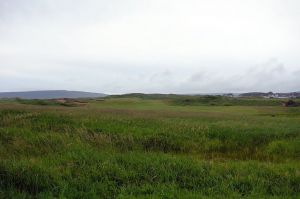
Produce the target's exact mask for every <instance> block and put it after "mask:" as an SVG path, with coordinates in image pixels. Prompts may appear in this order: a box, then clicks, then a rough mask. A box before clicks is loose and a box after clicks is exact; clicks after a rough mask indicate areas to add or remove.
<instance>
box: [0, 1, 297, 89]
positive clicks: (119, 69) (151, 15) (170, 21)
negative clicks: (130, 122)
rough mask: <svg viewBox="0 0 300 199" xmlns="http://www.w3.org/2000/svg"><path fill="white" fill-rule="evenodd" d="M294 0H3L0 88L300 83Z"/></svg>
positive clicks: (283, 86) (280, 85) (274, 85)
mask: <svg viewBox="0 0 300 199" xmlns="http://www.w3.org/2000/svg"><path fill="white" fill-rule="evenodd" d="M299 9H300V3H299V1H297V0H289V1H285V0H253V1H239V0H229V1H222V0H203V1H197V0H187V1H179V0H172V1H171V0H152V1H147V0H129V1H122V0H112V1H96V0H87V1H79V0H72V1H71V0H60V1H58V0H57V1H56V0H54V1H53V0H51V1H50V0H43V1H38V0H28V1H21V0H2V1H0V44H1V45H0V91H17V90H36V89H39V90H41V89H70V90H87V91H96V92H106V93H125V92H163V93H170V92H172V93H207V92H246V91H270V90H272V91H295V90H300V78H298V76H299V71H300V57H299V55H298V52H300V36H299V35H300V24H299V21H300V14H299V12H298V10H299Z"/></svg>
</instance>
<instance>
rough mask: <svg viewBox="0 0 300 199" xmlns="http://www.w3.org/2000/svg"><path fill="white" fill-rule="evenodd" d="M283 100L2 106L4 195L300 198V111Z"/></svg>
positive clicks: (130, 99) (112, 100) (0, 183)
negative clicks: (285, 103) (286, 104)
mask: <svg viewBox="0 0 300 199" xmlns="http://www.w3.org/2000/svg"><path fill="white" fill-rule="evenodd" d="M281 101H282V100H277V99H263V98H242V99H240V98H239V99H235V98H226V97H212V96H204V97H203V96H202V97H200V96H182V97H180V96H167V97H166V96H163V97H162V96H155V97H153V96H150V97H149V96H147V95H145V96H143V97H139V95H136V96H126V97H124V96H122V97H120V96H113V97H108V98H105V99H103V100H84V101H82V103H84V106H64V105H62V104H61V102H58V101H48V100H44V101H42V102H41V101H35V100H28V101H27V100H20V99H18V100H5V101H4V100H3V101H0V198H241V197H244V198H299V197H300V147H299V146H300V123H299V121H300V107H283V106H282V105H281ZM44 102H46V104H45V103H44ZM48 103H49V104H48ZM73 103H74V101H73ZM75 104H76V103H75Z"/></svg>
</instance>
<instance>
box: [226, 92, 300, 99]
mask: <svg viewBox="0 0 300 199" xmlns="http://www.w3.org/2000/svg"><path fill="white" fill-rule="evenodd" d="M223 96H227V97H263V98H282V99H287V98H289V99H291V98H300V92H290V93H273V92H267V93H264V92H249V93H241V94H233V93H228V94H224V95H223Z"/></svg>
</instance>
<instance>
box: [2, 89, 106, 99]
mask: <svg viewBox="0 0 300 199" xmlns="http://www.w3.org/2000/svg"><path fill="white" fill-rule="evenodd" d="M104 96H106V95H105V94H103V93H91V92H83V91H67V90H42V91H24V92H0V98H22V99H57V98H96V97H104Z"/></svg>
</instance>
